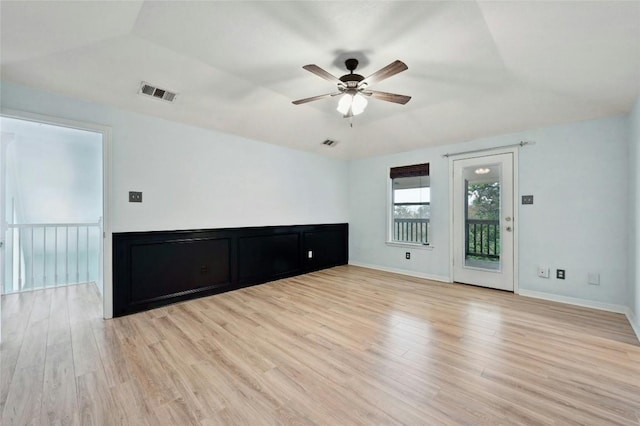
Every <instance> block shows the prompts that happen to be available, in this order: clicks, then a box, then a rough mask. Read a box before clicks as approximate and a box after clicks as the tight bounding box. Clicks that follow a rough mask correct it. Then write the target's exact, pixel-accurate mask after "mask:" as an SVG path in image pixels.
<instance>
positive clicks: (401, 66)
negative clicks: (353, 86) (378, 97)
mask: <svg viewBox="0 0 640 426" xmlns="http://www.w3.org/2000/svg"><path fill="white" fill-rule="evenodd" d="M407 69H409V67H407V64H405V63H404V62H402V61H393V62H391V63H390V64H389V65H387V66H386V67H384V68H382V69H379V70H378V71H376V72H374V73H373V74H371V75H370V76H369V77H367V78H365V79H364V80H362V81H361V82H360V83H359V84H358V87H362V86H365V85H370V84H372V83H377V82H379V81H382V80H384V79H385V78H389V77H391V76H393V75H396V74H398V73H399V72H402V71H404V70H407Z"/></svg>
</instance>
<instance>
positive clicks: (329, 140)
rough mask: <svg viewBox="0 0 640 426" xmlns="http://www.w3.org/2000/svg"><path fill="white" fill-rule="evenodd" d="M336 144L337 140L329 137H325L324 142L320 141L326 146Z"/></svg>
mask: <svg viewBox="0 0 640 426" xmlns="http://www.w3.org/2000/svg"><path fill="white" fill-rule="evenodd" d="M337 144H338V142H336V141H332V140H331V139H326V140H325V141H324V142H322V145H326V146H336V145H337Z"/></svg>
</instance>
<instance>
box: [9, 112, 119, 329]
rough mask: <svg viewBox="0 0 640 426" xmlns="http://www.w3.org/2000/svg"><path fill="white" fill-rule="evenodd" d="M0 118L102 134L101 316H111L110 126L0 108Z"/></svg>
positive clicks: (106, 317)
mask: <svg viewBox="0 0 640 426" xmlns="http://www.w3.org/2000/svg"><path fill="white" fill-rule="evenodd" d="M0 115H2V116H4V117H8V118H15V119H19V120H25V121H33V122H36V123H43V124H51V125H53V126H59V127H69V128H72V129H78V130H86V131H90V132H95V133H100V134H102V232H103V239H102V290H103V293H102V302H103V306H102V315H103V317H104V318H105V319H108V318H112V317H113V277H112V249H111V246H112V238H113V237H112V232H111V127H109V126H105V125H102V124H96V123H88V122H82V121H76V120H71V119H67V118H62V117H53V116H50V115H44V114H37V113H33V112H27V111H20V110H14V109H6V108H2V109H0Z"/></svg>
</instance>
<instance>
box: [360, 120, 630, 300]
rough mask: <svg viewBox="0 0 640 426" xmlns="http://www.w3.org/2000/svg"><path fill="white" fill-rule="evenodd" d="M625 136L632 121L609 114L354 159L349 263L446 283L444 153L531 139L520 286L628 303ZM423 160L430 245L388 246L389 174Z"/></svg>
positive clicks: (523, 166) (523, 175)
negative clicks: (544, 272) (561, 273)
mask: <svg viewBox="0 0 640 426" xmlns="http://www.w3.org/2000/svg"><path fill="white" fill-rule="evenodd" d="M627 133H628V123H627V117H612V118H606V119H600V120H594V121H587V122H580V123H573V124H567V125H562V126H555V127H549V128H543V129H537V130H531V131H527V132H522V133H518V134H512V135H504V136H496V137H491V138H485V139H481V140H476V141H471V142H467V143H463V144H457V145H448V146H446V147H436V148H431V149H423V150H417V151H413V152H408V153H403V154H395V155H389V156H383V157H375V158H369V159H363V160H358V161H352V162H351V164H350V170H349V179H350V189H349V191H350V203H349V209H350V260H351V261H352V262H354V263H360V264H368V265H375V266H378V267H383V268H387V269H399V270H405V271H409V272H411V273H414V274H417V275H423V276H432V277H435V278H438V277H443V278H446V277H448V276H449V175H448V173H449V170H448V167H449V165H448V160H447V159H445V158H442V154H444V153H446V152H456V151H464V150H469V149H477V148H483V147H494V146H500V145H507V144H513V143H517V142H520V141H522V140H526V141H535V142H536V144H535V145H532V146H526V147H524V148H522V149H521V150H520V164H519V166H520V167H519V182H520V194H518V199H519V196H520V195H522V194H527V195H528V194H532V195H534V198H535V204H534V205H532V206H519V214H518V216H519V232H520V240H519V250H520V262H519V282H520V289H525V290H530V291H536V292H544V293H551V294H555V295H560V296H567V297H572V298H579V299H585V300H589V301H594V302H599V303H605V304H615V305H626V300H627V296H628V288H627V284H626V282H627V247H628V246H627V240H628V237H627V233H628V230H627V228H626V223H627V222H628V220H627V214H628V200H627V193H628V192H627V188H628V185H627V178H628V167H629V165H628V161H627V136H628V135H627ZM420 162H429V163H430V164H431V174H432V177H431V193H432V202H431V203H432V204H431V217H432V226H431V229H432V235H433V238H432V240H431V241H432V245H433V247H434V248H433V250H407V249H406V248H402V247H390V246H387V245H385V243H384V242H385V239H386V229H387V228H386V220H387V219H386V211H387V204H386V203H387V195H386V191H387V183H386V182H387V175H386V174H387V169H388V167H390V166H398V165H406V164H414V163H420ZM405 251H411V252H412V258H411V260H405V259H404V253H405ZM538 265H540V266H545V267H549V268H552V269H556V268H562V269H566V271H567V277H566V279H565V280H556V279H555V278H552V279H541V278H538V277H537V276H536V268H537V266H538ZM589 272H599V273H600V276H601V285H599V286H592V285H589V284H587V274H588V273H589ZM554 276H555V275H554Z"/></svg>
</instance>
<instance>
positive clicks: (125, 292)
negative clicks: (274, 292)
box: [113, 223, 349, 316]
mask: <svg viewBox="0 0 640 426" xmlns="http://www.w3.org/2000/svg"><path fill="white" fill-rule="evenodd" d="M348 241H349V238H348V224H346V223H340V224H325V225H294V226H266V227H253V228H228V229H205V230H189V231H153V232H122V233H114V234H113V315H114V316H121V315H126V314H130V313H134V312H139V311H143V310H146V309H152V308H155V307H159V306H163V305H167V304H170V303H175V302H178V301H182V300H187V299H193V298H196V297H202V296H207V295H211V294H216V293H221V292H225V291H229V290H234V289H238V288H241V287H246V286H250V285H255V284H261V283H264V282H267V281H273V280H276V279H280V278H285V277H291V276H294V275H300V274H304V273H307V272H311V271H316V270H319V269H324V268H330V267H332V266H337V265H344V264H346V263H347V261H348V257H349V253H348V252H349V251H348ZM309 252H311V253H312V254H311V256H310V255H309Z"/></svg>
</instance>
